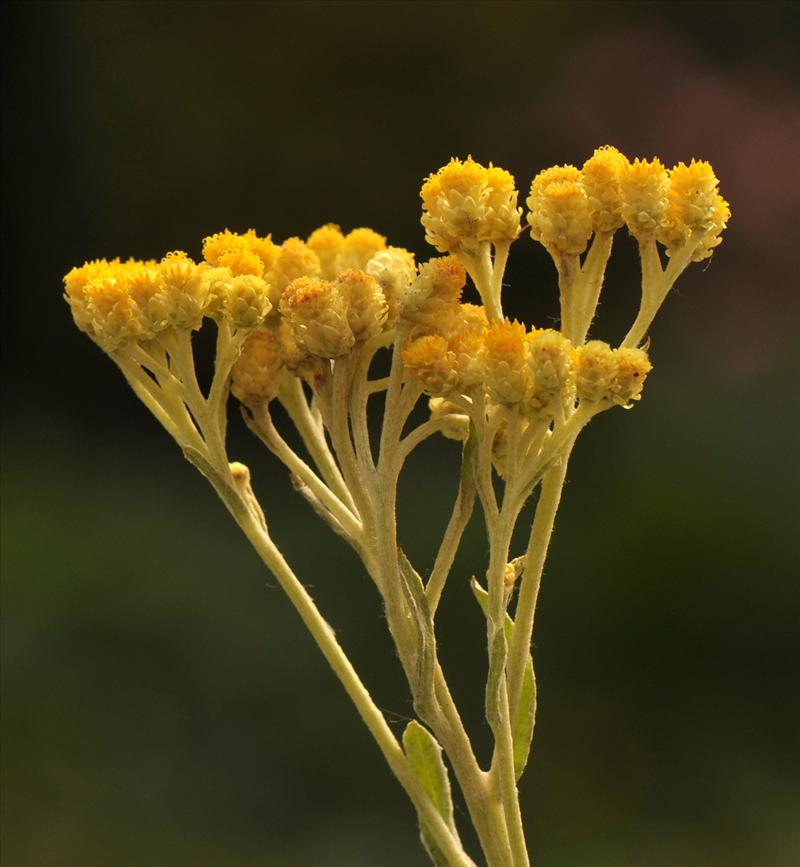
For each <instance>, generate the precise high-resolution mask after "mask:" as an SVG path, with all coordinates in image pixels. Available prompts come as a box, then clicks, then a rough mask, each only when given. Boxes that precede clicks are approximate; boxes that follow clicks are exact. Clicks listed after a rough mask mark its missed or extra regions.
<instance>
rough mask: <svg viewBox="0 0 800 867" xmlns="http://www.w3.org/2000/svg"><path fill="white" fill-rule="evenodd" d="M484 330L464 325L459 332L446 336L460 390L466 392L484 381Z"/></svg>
mask: <svg viewBox="0 0 800 867" xmlns="http://www.w3.org/2000/svg"><path fill="white" fill-rule="evenodd" d="M484 333H485V329H483V330H481V331H478V330H476V329H473V328H470V327H469V326H467V325H464V326H463V327H462V328H461V330H460V331H455V332H453V333H451V334H449V335H448V338H447V339H448V348H449V350H450V352H451V353H452V356H453V364H454V366H455V369H456V371H457V372H458V379H459V382H460V383H461V390H462V391H464V392H466V391H468V390H469V389H470V388H473V387H474V386H476V385H480V386H482V385H483V383H484V381H485V379H486V369H485V365H484V358H483V338H484Z"/></svg>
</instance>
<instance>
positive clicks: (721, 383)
mask: <svg viewBox="0 0 800 867" xmlns="http://www.w3.org/2000/svg"><path fill="white" fill-rule="evenodd" d="M798 8H800V7H798V5H797V4H793V3H785V4H783V3H768V2H765V3H761V4H754V3H723V2H716V3H663V4H662V3H646V2H641V3H636V4H634V3H601V2H595V3H591V2H580V3H573V2H563V3H550V2H544V3H504V2H495V3H459V2H452V3H423V2H412V3H381V2H374V3H366V2H363V3H337V2H326V3H302V2H297V3H245V4H241V3H234V2H227V3H201V2H192V3H154V2H104V3H68V2H60V3H23V4H9V5H7V6H6V8H5V12H4V13H3V14H4V23H5V27H4V34H3V65H4V73H5V75H4V80H5V88H4V96H3V100H2V112H3V121H4V133H3V142H2V143H3V149H4V157H5V159H4V165H3V181H4V184H3V187H4V197H5V209H4V217H3V237H4V246H5V258H4V288H3V293H2V303H3V307H4V316H3V328H4V340H3V368H4V417H3V497H2V509H3V525H2V534H3V538H2V542H3V545H2V562H3V591H2V592H3V600H2V601H3V605H2V609H3V629H2V644H3V692H2V699H3V709H2V735H3V754H2V763H3V828H2V831H3V833H2V861H3V864H4V865H6V867H94V865H104V867H134V865H136V867H140V865H170V867H184V865H193V867H245V865H247V867H255V865H259V867H295V865H309V867H317V865H318V867H361V865H364V867H368V865H381V867H384V865H385V867H400V865H423V864H425V863H426V860H425V857H424V855H423V854H422V851H421V849H420V848H419V846H418V843H417V838H416V829H415V823H414V817H413V815H412V811H411V809H410V807H409V806H408V805H407V804H406V801H405V796H404V795H403V793H402V791H401V789H400V787H399V786H398V785H397V784H396V783H395V782H394V781H393V780H392V778H391V777H390V776H389V774H388V772H387V770H386V769H385V768H384V766H383V764H382V759H381V757H380V754H379V753H378V750H377V749H376V747H375V746H374V745H373V743H372V742H371V740H370V738H369V736H368V735H367V734H366V732H365V730H363V729H362V727H361V724H360V722H359V721H358V719H357V717H356V714H355V712H354V710H353V709H352V707H351V706H350V705H349V704H348V701H347V699H346V698H345V696H344V693H343V691H342V690H341V688H340V686H339V684H338V683H337V681H336V680H335V678H334V677H333V676H332V674H331V673H330V672H329V671H328V670H327V669H326V666H325V664H324V662H323V660H322V658H321V656H320V655H319V653H318V652H317V651H316V649H315V647H314V646H313V644H312V642H311V640H310V638H309V637H308V636H307V635H306V634H305V632H304V631H303V629H302V627H301V624H300V622H299V620H298V618H297V616H296V615H295V613H294V612H293V610H292V609H291V608H290V606H289V604H288V602H287V601H286V599H285V598H284V597H283V596H282V594H281V593H280V592H279V590H278V589H277V588H276V586H275V582H274V581H273V580H272V579H271V577H270V576H269V575H267V574H266V573H265V572H264V571H263V570H262V568H261V566H260V564H259V561H258V560H257V558H256V557H255V555H254V554H253V553H252V552H251V551H250V550H249V549H248V546H247V544H246V542H245V540H244V539H243V537H240V534H239V532H238V530H237V528H236V527H235V526H234V525H233V524H232V522H231V521H230V520H229V518H228V516H227V514H226V513H225V511H224V509H223V508H222V506H221V504H220V503H219V502H217V501H216V500H215V498H214V496H213V494H212V492H211V490H210V489H208V488H207V486H206V484H205V482H204V481H203V479H201V478H200V477H199V476H198V475H197V474H196V473H195V472H194V470H193V469H192V467H190V466H189V465H188V464H186V463H185V462H183V461H182V460H181V457H180V454H179V453H178V450H177V449H176V448H175V446H174V445H173V444H172V443H171V442H170V441H169V439H168V438H167V436H166V435H165V434H164V433H163V431H162V430H161V429H160V428H159V427H158V426H157V424H156V423H155V421H154V420H153V419H152V418H151V417H149V416H148V414H147V412H146V411H145V409H144V408H143V407H142V406H141V405H140V404H138V403H137V401H136V399H135V398H134V396H133V394H132V393H130V391H129V390H128V389H127V387H126V386H125V385H124V383H123V381H122V380H121V378H120V376H119V374H118V372H117V371H116V369H115V368H114V367H113V365H112V364H111V363H110V362H109V361H108V360H107V359H106V358H104V357H103V356H102V355H101V353H100V352H98V350H97V349H96V347H94V346H93V345H92V344H91V343H90V341H89V340H87V339H86V338H85V336H83V335H81V334H80V333H79V332H78V331H77V330H76V329H75V328H74V326H73V325H72V322H71V320H70V316H69V313H68V310H67V307H66V305H65V304H64V303H63V302H62V300H61V297H60V295H61V283H60V280H61V275H62V274H63V273H65V272H66V271H67V270H68V269H69V268H70V267H71V266H72V265H73V264H79V263H81V262H82V261H84V260H85V259H89V258H94V257H98V256H113V255H121V256H128V255H131V256H137V257H151V256H156V257H157V256H159V255H161V254H162V253H163V252H164V251H166V250H169V249H185V250H188V251H189V252H190V253H191V254H193V255H197V254H198V253H199V248H200V240H201V239H202V237H203V236H204V235H206V234H209V233H211V232H213V231H218V230H220V229H222V228H224V227H226V226H227V227H230V228H231V229H235V230H244V229H246V228H248V227H250V226H254V227H256V228H257V229H259V230H261V231H264V232H267V231H271V232H273V233H274V235H275V237H276V238H277V239H278V240H282V239H284V238H286V237H287V236H289V235H293V234H300V235H303V236H305V235H306V234H307V233H308V232H309V231H310V230H311V229H313V228H314V227H316V226H317V225H319V224H321V223H323V222H326V221H330V220H332V221H335V222H338V223H340V224H341V225H342V226H344V227H345V228H351V227H354V226H359V225H369V226H373V227H375V228H376V229H378V230H380V231H381V232H383V233H385V234H387V235H388V236H389V237H390V239H391V241H392V243H395V244H398V245H401V246H406V247H408V248H410V249H412V250H414V251H415V252H416V253H417V255H418V256H420V257H424V256H427V255H429V254H430V252H431V251H430V250H427V249H426V247H425V244H424V239H423V232H422V230H421V227H420V226H419V203H418V190H419V185H420V181H421V178H422V177H423V176H424V175H425V174H426V173H427V172H429V171H431V170H433V169H435V168H437V167H438V166H439V165H441V164H442V163H443V162H444V161H446V160H447V159H448V158H449V157H450V156H452V155H454V154H457V155H462V156H463V155H466V154H468V153H471V154H473V155H474V156H475V157H476V158H477V159H479V160H481V161H484V162H488V161H489V160H492V161H494V162H495V163H497V164H499V165H502V166H503V167H506V168H508V169H509V170H511V171H512V172H513V173H514V174H515V175H516V176H517V178H518V179H519V183H520V186H521V187H524V186H525V185H527V184H528V183H529V182H530V179H531V177H532V176H533V175H534V174H535V173H536V172H537V171H538V170H539V169H541V168H543V167H545V166H547V165H551V164H553V163H555V162H577V163H578V164H580V163H581V162H582V161H583V160H584V159H585V158H586V157H587V156H589V154H590V153H591V152H592V150H593V149H594V148H595V147H596V146H598V145H601V144H605V143H613V144H615V145H617V146H618V147H620V148H621V149H622V150H623V151H625V152H626V153H628V154H629V155H631V156H633V155H643V156H650V155H652V154H659V155H660V156H661V157H662V158H663V159H664V160H665V161H666V162H667V163H668V164H671V163H673V162H676V161H678V160H681V159H684V160H688V159H689V158H690V157H692V156H698V157H700V158H705V159H709V160H710V161H711V162H712V163H713V165H714V167H715V169H716V170H717V173H718V175H719V177H720V178H721V180H722V191H723V193H724V195H725V196H726V198H727V199H729V201H730V202H731V205H732V209H733V215H734V216H733V219H732V222H731V225H730V228H729V230H728V232H727V235H726V240H725V242H724V243H723V245H722V246H721V247H720V248H719V250H718V251H717V253H716V254H715V256H714V257H713V259H712V260H711V262H710V263H708V264H707V265H703V266H694V268H693V269H692V270H691V271H690V272H689V273H688V274H687V275H686V276H685V277H684V278H683V279H682V280H681V281H680V282H679V284H678V289H677V291H676V292H675V293H674V294H673V296H672V297H671V298H670V299H669V300H668V303H667V304H666V307H665V309H664V310H663V312H662V314H661V315H660V317H659V318H658V320H657V322H656V326H655V328H654V331H653V345H652V358H653V360H654V363H655V371H654V372H653V374H652V376H651V378H650V380H649V381H648V384H647V389H646V395H645V399H644V400H643V401H642V403H641V404H640V405H638V406H637V407H636V409H635V411H633V412H631V413H629V414H628V413H623V412H619V411H615V412H610V413H608V414H606V415H605V416H603V417H601V418H599V419H598V420H597V421H596V422H595V423H593V424H592V427H591V429H590V430H589V431H588V432H587V434H586V435H585V436H584V437H583V438H582V441H581V442H580V444H579V447H578V449H577V451H576V454H575V457H574V462H573V466H572V471H571V474H570V478H571V482H570V484H569V485H568V487H567V489H566V494H565V498H564V501H563V509H562V512H561V515H560V518H559V521H558V525H557V533H556V537H555V541H554V544H553V548H552V556H551V558H550V561H549V564H548V567H547V572H546V576H545V583H544V589H543V593H542V598H541V607H540V614H539V619H538V626H537V634H536V659H537V670H538V676H539V683H540V714H539V720H538V726H537V737H536V741H535V745H534V753H533V759H532V763H531V765H530V767H529V770H528V773H527V775H526V776H525V777H524V778H523V781H522V784H521V786H522V794H523V798H524V810H525V814H526V817H527V826H528V829H529V837H530V844H531V850H532V853H533V855H534V859H535V863H536V864H537V865H541V867H667V865H669V867H675V865H682V867H716V865H720V867H723V865H724V867H745V865H747V867H753V865H765V867H766V865H769V867H790V865H796V864H797V863H800V774H799V773H798V770H800V743H799V739H798V726H797V720H798V718H799V714H800V706H799V705H800V702H799V701H798V695H799V694H800V690H798V676H797V660H798V659H800V639H799V638H798V623H799V622H800V596H799V594H798V575H799V574H800V568H799V567H800V553H798V529H799V528H798V526H797V518H796V514H795V512H794V511H793V510H795V509H796V503H795V495H796V490H797V481H798V462H797V451H796V441H797V440H796V437H797V424H798V412H797V398H796V395H797V374H798V371H797V367H796V363H797V355H798V353H797V330H798V329H797V314H798V312H799V311H798V297H797V294H798V293H797V288H798V280H797V270H796V264H795V262H794V259H795V257H796V251H797V234H796V232H797V213H798V212H797V207H798V201H800V176H799V175H798V172H797V143H798V141H800V101H799V100H798V91H799V89H800V88H799V82H798V64H797V56H796V46H797V39H798V36H800V26H798V25H799V22H798ZM509 277H510V282H511V285H512V287H513V288H512V289H510V290H509V291H508V293H507V296H506V297H507V301H506V304H507V308H508V311H509V312H510V313H511V314H512V315H518V316H524V317H525V318H526V320H527V321H535V322H537V323H540V324H548V323H549V322H551V321H552V317H553V316H554V315H555V312H556V293H555V291H554V277H553V273H552V266H551V264H550V263H549V261H548V259H547V256H546V254H545V253H544V252H543V251H542V250H541V249H540V248H538V247H537V245H535V244H534V243H533V242H531V240H530V239H529V238H522V239H521V240H520V241H519V242H518V243H517V245H516V246H515V249H514V250H513V251H512V265H511V268H510V272H509ZM636 293H637V262H636V256H635V251H634V248H633V246H632V245H631V243H630V242H629V241H628V239H627V238H626V237H624V236H623V235H622V234H620V236H619V240H618V242H617V250H616V253H615V256H614V259H613V262H612V265H611V268H610V272H609V279H608V281H607V289H606V293H605V296H604V301H603V305H602V310H601V318H600V320H599V323H598V329H597V332H596V334H597V336H599V337H604V338H608V339H614V338H618V337H619V336H620V335H621V334H622V333H624V329H625V328H626V326H627V325H628V324H629V322H630V320H631V319H632V316H633V312H634V305H635V303H636ZM231 416H232V420H233V421H232V432H231V453H232V455H233V456H234V457H236V458H239V459H242V460H244V461H246V462H247V463H249V464H250V465H251V467H252V469H253V473H254V478H255V484H256V486H257V490H258V491H259V493H260V494H261V495H262V496H263V498H264V501H265V503H266V506H267V508H268V511H269V517H270V521H271V526H272V528H273V531H274V535H275V537H276V539H277V540H278V541H279V542H280V544H281V545H282V547H283V548H284V550H285V552H286V554H287V556H288V558H289V560H290V562H291V563H292V564H293V565H294V566H295V568H296V569H297V571H298V573H299V574H300V575H301V576H302V577H303V578H304V579H305V580H306V581H307V582H308V584H309V586H310V587H311V589H312V592H313V594H314V595H315V597H316V598H317V599H318V601H319V603H320V605H321V607H322V609H323V611H324V612H325V613H326V614H327V616H328V617H329V619H330V621H331V622H332V623H333V624H334V626H335V627H336V629H337V631H338V634H339V637H340V639H341V641H342V643H343V644H344V646H345V648H346V649H347V651H348V652H349V653H351V654H352V657H353V658H354V660H355V662H356V664H357V667H358V668H359V669H360V670H361V671H362V673H363V676H364V678H365V680H366V681H367V683H368V685H369V686H370V688H371V689H372V690H373V691H374V695H375V697H376V700H377V701H378V703H379V704H380V706H381V707H382V708H384V709H385V710H386V712H387V714H388V716H389V718H390V720H391V722H392V725H393V726H394V727H395V728H396V729H397V730H398V731H399V730H400V729H401V727H402V725H403V723H404V721H405V719H406V718H407V717H408V716H409V715H410V714H411V709H410V704H409V701H408V699H407V696H406V690H405V689H404V688H403V684H402V681H401V676H400V673H399V670H398V665H397V662H396V659H395V657H394V655H393V653H392V651H391V649H390V647H389V644H388V641H387V638H386V636H385V634H384V633H385V623H384V620H383V617H382V614H381V610H380V606H379V605H378V602H377V600H376V597H375V593H374V592H373V590H372V587H371V586H370V584H369V582H368V581H367V579H366V578H365V576H364V574H363V573H362V571H361V569H360V568H359V566H358V564H357V563H356V562H355V560H354V558H353V557H352V556H351V554H350V552H349V550H348V549H347V548H346V546H345V545H344V544H343V543H342V542H340V540H338V539H337V538H334V537H333V536H332V535H331V534H330V533H329V532H328V531H327V530H326V529H325V528H323V527H322V526H321V525H319V524H318V523H317V522H316V521H315V519H314V518H313V516H312V515H311V514H310V512H309V511H308V509H307V508H306V506H305V503H304V502H303V501H302V500H301V499H300V498H299V497H298V496H297V495H296V494H295V493H294V492H293V491H292V490H291V488H290V486H289V484H288V482H287V481H286V480H285V478H284V476H283V473H282V472H281V469H280V468H279V467H278V466H277V465H276V462H275V461H274V460H272V459H271V457H270V456H269V455H267V454H265V453H263V451H262V450H260V449H259V447H258V446H257V445H256V444H255V443H254V442H253V441H252V439H251V438H250V437H249V435H248V434H247V432H246V431H245V430H244V429H243V426H242V424H241V423H240V422H239V420H238V418H237V414H236V413H235V412H232V413H231ZM456 459H457V455H456V450H455V449H454V448H453V444H452V443H449V442H444V441H443V442H438V443H432V442H431V443H429V444H427V445H426V446H425V448H423V449H421V450H420V452H419V453H418V454H417V455H416V456H415V459H414V460H413V461H412V463H411V466H410V468H409V471H408V475H407V477H406V481H405V486H404V488H403V491H402V502H401V520H402V521H403V529H402V541H403V543H404V545H405V547H406V548H407V550H408V551H409V553H410V554H411V556H412V559H415V560H416V561H417V562H418V563H419V565H420V566H421V567H422V568H425V567H426V565H428V566H429V564H430V563H431V561H432V557H433V553H434V551H435V546H436V539H437V534H438V533H439V532H440V531H441V529H442V527H443V525H444V522H445V518H446V515H447V513H448V511H449V503H450V499H451V497H452V495H453V484H454V477H453V473H454V468H455V465H456ZM485 557H486V547H485V542H484V540H483V537H482V532H481V526H480V523H479V521H477V520H475V521H473V524H472V525H471V528H470V531H469V533H468V536H467V538H466V540H465V543H464V546H463V549H462V551H461V553H460V555H459V559H458V562H457V564H456V567H455V569H454V573H453V576H452V578H451V582H450V585H449V586H448V588H447V591H446V594H445V598H444V602H443V606H444V607H443V610H442V613H441V629H442V653H443V657H444V662H445V667H446V670H447V671H448V673H449V674H450V676H451V677H452V680H453V684H454V691H455V693H456V697H457V699H459V700H460V701H461V702H462V704H463V706H464V711H465V716H466V718H467V720H468V723H469V725H470V726H471V728H472V730H473V731H475V733H476V737H477V739H478V741H479V744H480V749H481V751H482V754H484V755H485V750H486V746H487V735H486V732H485V729H484V728H483V727H482V725H481V722H480V710H481V702H482V698H481V689H482V687H481V684H482V682H483V677H484V662H483V653H484V651H483V647H482V644H483V632H482V624H481V615H480V614H479V612H478V610H477V606H476V605H475V603H474V600H473V599H472V598H471V596H470V593H469V590H468V584H467V579H468V577H469V576H470V575H471V574H472V573H473V572H479V571H480V570H481V568H482V567H483V564H484V562H485ZM459 817H460V819H461V820H462V821H461V824H462V826H464V824H465V823H464V819H465V816H464V811H463V809H460V812H459Z"/></svg>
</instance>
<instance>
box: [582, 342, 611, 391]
mask: <svg viewBox="0 0 800 867" xmlns="http://www.w3.org/2000/svg"><path fill="white" fill-rule="evenodd" d="M577 356H578V357H577V370H576V373H577V380H576V387H577V393H578V397H579V398H580V399H581V400H588V401H592V402H596V401H599V400H605V399H607V398H609V397H610V396H611V385H612V383H613V382H614V379H615V377H616V374H617V362H616V358H615V357H614V350H613V349H612V348H611V347H610V346H609V345H608V344H607V343H604V342H603V341H602V340H590V341H589V342H588V343H587V344H586V345H584V346H581V347H579V348H578V350H577Z"/></svg>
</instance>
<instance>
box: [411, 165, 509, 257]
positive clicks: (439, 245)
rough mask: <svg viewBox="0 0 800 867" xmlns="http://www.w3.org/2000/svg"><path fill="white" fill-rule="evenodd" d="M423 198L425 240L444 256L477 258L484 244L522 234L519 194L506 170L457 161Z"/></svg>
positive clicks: (435, 177) (426, 186) (429, 184)
mask: <svg viewBox="0 0 800 867" xmlns="http://www.w3.org/2000/svg"><path fill="white" fill-rule="evenodd" d="M420 196H421V197H422V211H423V213H422V225H423V226H424V227H425V238H426V240H427V241H428V243H429V244H432V245H433V246H434V247H435V248H436V249H437V250H438V251H439V252H440V253H458V252H461V251H464V252H466V253H474V252H475V250H476V248H477V246H478V245H479V244H480V243H481V242H487V241H488V242H491V243H493V244H498V243H510V242H511V241H513V240H514V239H515V238H516V237H517V235H519V224H520V213H521V212H520V209H519V208H518V207H517V191H516V189H515V186H514V178H513V176H512V175H511V174H509V173H508V172H507V171H505V170H504V169H500V168H497V167H495V166H492V165H491V164H490V165H489V168H488V169H487V168H485V167H484V166H482V165H481V164H480V163H478V162H476V161H475V160H473V159H472V157H467V159H466V160H464V161H462V160H459V159H456V158H454V159H452V160H450V162H449V163H447V165H445V166H443V167H442V168H440V169H439V171H438V172H436V173H435V174H432V175H430V176H429V177H428V178H427V179H426V180H425V182H424V183H423V185H422V190H421V191H420Z"/></svg>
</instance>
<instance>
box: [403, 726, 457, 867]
mask: <svg viewBox="0 0 800 867" xmlns="http://www.w3.org/2000/svg"><path fill="white" fill-rule="evenodd" d="M403 749H404V750H405V753H406V755H407V756H408V760H409V762H410V763H411V767H412V768H413V769H414V773H415V774H416V775H417V779H418V780H419V782H420V785H421V786H422V789H423V791H424V792H425V794H426V795H427V796H428V797H429V798H430V799H431V801H432V802H433V805H434V807H436V810H437V811H438V812H439V814H440V815H441V817H442V818H443V819H444V821H445V823H446V824H447V826H448V827H449V828H450V829H451V830H452V831H453V832H454V833H455V824H454V822H453V799H452V796H451V793H450V780H449V778H448V775H447V768H446V767H445V764H444V761H443V760H442V748H441V746H439V743H438V741H437V740H436V738H434V736H433V735H432V734H431V733H430V732H429V731H428V730H427V729H426V728H425V727H424V726H421V725H420V724H419V723H418V722H417V721H416V720H412V721H411V722H410V723H409V724H408V725H407V726H406V729H405V731H404V732H403ZM420 837H421V838H422V843H423V845H424V846H425V848H426V850H427V851H428V854H429V855H430V856H431V860H432V861H433V863H434V864H436V867H449V864H450V862H449V861H448V860H447V858H446V857H445V855H444V853H443V852H442V851H441V849H439V847H438V846H437V845H436V841H435V840H434V838H433V835H432V834H431V833H430V831H429V830H428V828H427V827H426V825H425V823H424V822H422V821H421V820H420Z"/></svg>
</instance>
